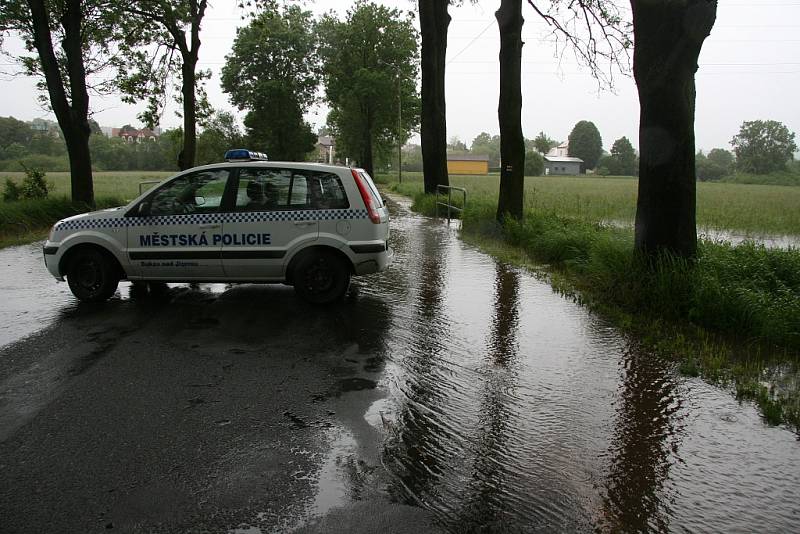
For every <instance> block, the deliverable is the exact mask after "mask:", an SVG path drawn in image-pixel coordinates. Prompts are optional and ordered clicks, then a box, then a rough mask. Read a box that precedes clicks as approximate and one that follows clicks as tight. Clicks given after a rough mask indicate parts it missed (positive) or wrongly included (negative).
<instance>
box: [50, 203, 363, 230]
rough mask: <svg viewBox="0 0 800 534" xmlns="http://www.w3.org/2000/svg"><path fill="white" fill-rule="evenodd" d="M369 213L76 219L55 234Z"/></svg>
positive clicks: (351, 216)
mask: <svg viewBox="0 0 800 534" xmlns="http://www.w3.org/2000/svg"><path fill="white" fill-rule="evenodd" d="M367 216H368V215H367V210H360V209H357V210H349V209H348V210H302V211H250V212H247V211H243V212H235V213H194V214H191V215H164V216H156V217H121V218H115V219H77V220H74V221H65V222H62V223H59V224H57V225H56V232H62V231H65V230H91V229H102V228H126V227H129V226H151V225H152V226H176V225H181V224H188V225H196V224H215V223H252V222H272V221H332V220H341V219H348V220H355V219H366V218H367Z"/></svg>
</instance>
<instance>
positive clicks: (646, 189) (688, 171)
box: [631, 0, 717, 258]
mask: <svg viewBox="0 0 800 534" xmlns="http://www.w3.org/2000/svg"><path fill="white" fill-rule="evenodd" d="M631 7H632V9H633V30H634V43H635V45H634V53H633V74H634V78H635V80H636V86H637V88H638V91H639V106H640V119H639V151H640V155H639V157H640V161H639V196H638V200H637V205H636V231H635V244H636V249H637V250H639V251H641V252H644V253H646V254H649V255H652V254H657V253H659V252H660V251H663V250H666V251H670V252H672V253H673V254H676V255H678V256H680V257H684V258H692V257H694V256H695V255H696V253H697V228H696V198H695V197H696V190H695V188H696V185H695V181H696V174H695V173H696V170H695V137H694V118H695V80H694V75H695V72H696V71H697V59H698V56H699V55H700V50H701V48H702V46H703V42H704V41H705V39H706V37H708V35H709V34H710V32H711V28H712V27H713V26H714V22H715V20H716V16H717V2H716V0H682V1H675V2H667V1H653V0H631Z"/></svg>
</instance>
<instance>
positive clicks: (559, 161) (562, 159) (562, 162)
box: [544, 155, 583, 176]
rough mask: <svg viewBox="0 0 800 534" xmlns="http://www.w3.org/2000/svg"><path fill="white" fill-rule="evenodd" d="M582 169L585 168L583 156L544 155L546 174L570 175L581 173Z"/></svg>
mask: <svg viewBox="0 0 800 534" xmlns="http://www.w3.org/2000/svg"><path fill="white" fill-rule="evenodd" d="M581 169H583V160H582V159H581V158H572V157H569V156H550V155H547V156H545V157H544V173H545V174H558V175H565V176H570V175H576V174H581Z"/></svg>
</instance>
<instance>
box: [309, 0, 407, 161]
mask: <svg viewBox="0 0 800 534" xmlns="http://www.w3.org/2000/svg"><path fill="white" fill-rule="evenodd" d="M318 29H319V31H318V34H319V36H320V57H321V59H322V64H323V68H322V71H323V78H324V81H325V98H326V100H327V102H328V105H329V106H330V108H331V111H330V114H329V115H328V126H329V127H330V128H331V131H332V132H333V134H334V135H335V137H336V141H337V151H338V153H339V155H340V156H348V157H350V158H355V159H356V160H357V161H358V162H359V163H361V164H363V165H364V166H366V167H371V165H372V160H373V152H374V151H375V150H381V149H386V148H387V147H390V146H392V145H396V144H397V142H396V141H395V142H392V141H393V140H396V139H397V138H398V137H399V139H400V141H401V142H403V141H405V139H407V137H408V136H409V133H410V131H412V130H413V129H414V128H416V127H417V125H418V124H419V117H420V115H419V113H420V111H419V110H420V101H419V97H418V95H417V87H416V85H417V84H416V80H417V72H418V34H417V31H416V30H415V29H414V22H413V16H412V14H411V13H403V12H401V11H399V10H397V9H389V8H386V7H383V6H379V5H376V4H372V3H367V2H365V1H364V0H358V1H357V2H356V3H355V5H354V6H353V7H352V8H351V9H350V10H348V12H347V15H346V20H344V21H340V20H338V19H336V18H335V17H334V16H333V15H332V14H328V15H325V16H324V17H323V18H322V20H321V21H320V22H319V24H318ZM400 105H402V124H400V131H399V132H398V128H397V123H398V116H399V114H400V110H399V106H400ZM367 170H368V171H371V170H372V169H371V168H368V169H367Z"/></svg>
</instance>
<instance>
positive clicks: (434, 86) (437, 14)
mask: <svg viewBox="0 0 800 534" xmlns="http://www.w3.org/2000/svg"><path fill="white" fill-rule="evenodd" d="M448 3H449V0H420V1H419V23H420V30H421V33H422V56H421V60H422V121H421V128H420V140H421V144H422V170H423V179H424V182H425V192H426V193H435V192H436V186H437V185H449V184H450V180H449V177H448V175H447V115H446V110H445V105H446V104H445V94H444V75H445V58H446V55H447V28H448V26H449V25H450V15H449V14H448V13H447V4H448Z"/></svg>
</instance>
